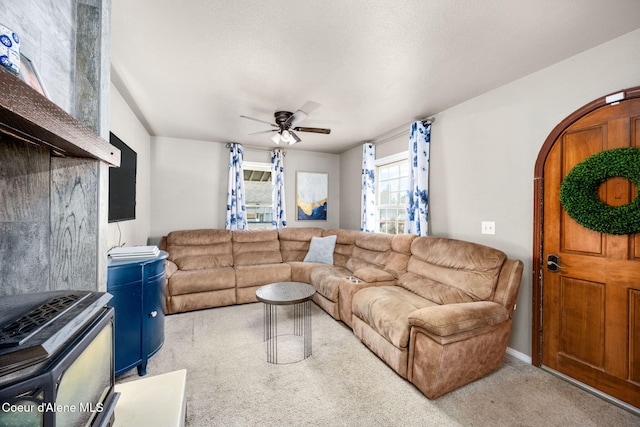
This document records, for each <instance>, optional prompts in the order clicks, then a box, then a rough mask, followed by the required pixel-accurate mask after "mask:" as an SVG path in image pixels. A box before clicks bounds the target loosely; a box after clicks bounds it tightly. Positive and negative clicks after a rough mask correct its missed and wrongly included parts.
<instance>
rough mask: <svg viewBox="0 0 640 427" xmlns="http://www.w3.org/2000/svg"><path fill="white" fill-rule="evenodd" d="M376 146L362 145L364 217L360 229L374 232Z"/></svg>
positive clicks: (375, 219) (376, 226)
mask: <svg viewBox="0 0 640 427" xmlns="http://www.w3.org/2000/svg"><path fill="white" fill-rule="evenodd" d="M375 162H376V146H375V145H374V144H372V143H370V142H367V143H365V144H363V145H362V209H361V211H362V218H361V222H360V231H367V232H370V233H374V232H375V231H376V230H377V228H378V225H377V217H378V215H377V209H376V166H375Z"/></svg>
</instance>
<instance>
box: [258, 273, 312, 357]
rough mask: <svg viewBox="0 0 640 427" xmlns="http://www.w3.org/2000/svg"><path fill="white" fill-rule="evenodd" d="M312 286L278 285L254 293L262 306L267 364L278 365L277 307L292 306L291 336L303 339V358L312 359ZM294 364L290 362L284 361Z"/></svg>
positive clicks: (300, 284) (290, 283)
mask: <svg viewBox="0 0 640 427" xmlns="http://www.w3.org/2000/svg"><path fill="white" fill-rule="evenodd" d="M315 293H316V290H315V289H314V288H313V286H311V285H308V284H306V283H301V282H278V283H272V284H270V285H265V286H262V287H260V288H258V290H257V291H256V298H257V299H258V301H261V302H263V303H264V341H265V343H266V347H267V362H269V363H278V306H279V305H293V333H294V335H296V336H299V337H302V340H303V343H304V344H303V357H302V359H299V360H295V361H294V362H299V361H300V360H304V359H306V358H307V357H309V356H311V351H312V349H311V297H312V296H313V294H315ZM286 363H293V362H286Z"/></svg>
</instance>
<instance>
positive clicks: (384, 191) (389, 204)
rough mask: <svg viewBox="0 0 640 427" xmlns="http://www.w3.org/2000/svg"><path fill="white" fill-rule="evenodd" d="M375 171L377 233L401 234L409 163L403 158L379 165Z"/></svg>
mask: <svg viewBox="0 0 640 427" xmlns="http://www.w3.org/2000/svg"><path fill="white" fill-rule="evenodd" d="M376 169H377V170H376V181H377V190H376V199H377V204H378V218H379V225H380V226H379V231H380V232H381V233H389V234H402V233H404V217H405V210H406V203H407V186H408V179H409V178H408V176H409V161H408V160H407V159H406V156H405V158H404V159H403V160H396V161H393V162H390V163H385V164H381V165H378V167H377V168H376Z"/></svg>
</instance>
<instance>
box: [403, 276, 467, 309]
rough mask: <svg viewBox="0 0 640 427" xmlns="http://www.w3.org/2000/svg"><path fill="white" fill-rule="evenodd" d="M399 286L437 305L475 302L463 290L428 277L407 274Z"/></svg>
mask: <svg viewBox="0 0 640 427" xmlns="http://www.w3.org/2000/svg"><path fill="white" fill-rule="evenodd" d="M398 285H399V286H401V287H403V288H405V289H407V290H409V291H411V292H413V293H415V294H417V295H420V296H421V297H422V298H426V299H428V300H429V301H433V302H435V303H436V304H455V303H459V302H473V301H474V299H473V297H471V296H470V295H469V294H467V293H466V292H464V291H463V290H462V289H460V288H457V287H455V286H449V285H445V284H444V283H440V282H436V281H435V280H432V279H429V278H428V277H424V276H421V275H419V274H415V273H411V272H407V273H405V274H403V275H402V276H400V279H398Z"/></svg>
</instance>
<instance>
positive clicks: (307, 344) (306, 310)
mask: <svg viewBox="0 0 640 427" xmlns="http://www.w3.org/2000/svg"><path fill="white" fill-rule="evenodd" d="M302 305H303V307H302V310H303V318H304V321H303V322H304V332H303V334H302V335H303V337H304V358H305V359H306V358H307V357H309V356H311V342H312V341H311V301H310V300H307V301H305V302H303V303H302Z"/></svg>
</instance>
